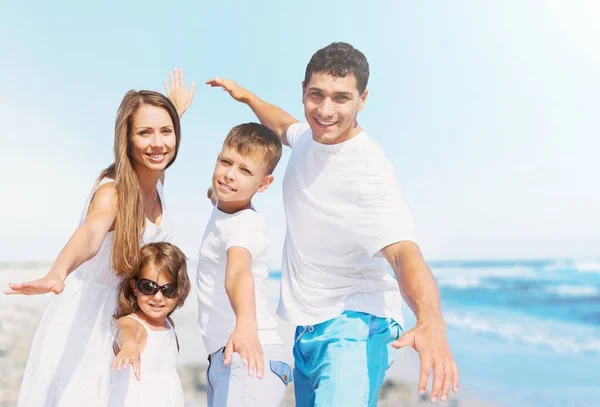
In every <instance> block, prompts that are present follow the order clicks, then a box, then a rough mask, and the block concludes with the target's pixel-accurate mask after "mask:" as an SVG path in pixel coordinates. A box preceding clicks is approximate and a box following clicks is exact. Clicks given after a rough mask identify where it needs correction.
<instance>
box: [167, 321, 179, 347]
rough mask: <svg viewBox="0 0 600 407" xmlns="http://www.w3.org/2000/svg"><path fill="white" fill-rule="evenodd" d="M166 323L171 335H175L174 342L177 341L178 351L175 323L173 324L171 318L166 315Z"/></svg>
mask: <svg viewBox="0 0 600 407" xmlns="http://www.w3.org/2000/svg"><path fill="white" fill-rule="evenodd" d="M167 324H169V329H172V330H173V335H175V342H177V352H179V338H178V337H177V331H176V330H175V324H173V320H172V319H171V317H167Z"/></svg>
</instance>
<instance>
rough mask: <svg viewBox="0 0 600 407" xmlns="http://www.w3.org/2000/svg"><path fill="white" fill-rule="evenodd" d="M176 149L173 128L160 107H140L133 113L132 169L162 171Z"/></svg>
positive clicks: (166, 114) (167, 115)
mask: <svg viewBox="0 0 600 407" xmlns="http://www.w3.org/2000/svg"><path fill="white" fill-rule="evenodd" d="M176 147H177V140H176V138H175V128H174V126H173V121H172V120H171V116H169V113H168V112H167V111H166V110H165V109H163V108H162V107H156V106H152V105H142V106H141V107H140V108H139V109H138V111H137V112H136V113H135V116H134V118H133V126H132V129H131V155H132V158H133V163H132V164H133V167H134V168H147V169H150V170H155V171H163V170H164V169H165V168H166V167H167V165H168V164H169V162H170V161H171V160H172V159H173V156H174V155H175V151H176Z"/></svg>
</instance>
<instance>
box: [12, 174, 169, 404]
mask: <svg viewBox="0 0 600 407" xmlns="http://www.w3.org/2000/svg"><path fill="white" fill-rule="evenodd" d="M109 182H114V181H113V180H111V179H109V178H104V179H103V180H101V181H100V182H99V183H97V184H96V185H95V186H94V188H93V190H92V192H91V193H90V196H89V197H88V200H87V203H86V205H85V208H84V210H83V214H82V217H81V222H80V223H83V221H84V219H85V216H86V213H87V210H88V206H89V204H90V201H91V199H92V197H93V196H94V194H95V192H96V190H97V189H98V187H100V186H101V185H103V184H106V183H109ZM156 189H157V191H158V194H159V197H160V202H161V206H162V221H161V224H160V225H155V224H154V223H152V222H150V221H149V220H148V219H146V225H145V229H144V233H143V236H142V239H141V243H142V244H147V243H151V242H159V241H169V240H170V238H171V235H170V227H169V219H168V216H167V211H166V205H165V200H164V196H163V188H162V184H161V182H160V181H159V182H158V183H157V185H156ZM113 235H114V232H109V233H108V234H107V236H106V238H105V239H104V242H103V243H102V247H101V248H100V250H99V252H98V253H97V254H96V256H95V257H93V258H92V259H90V260H88V261H87V262H85V263H84V264H82V265H81V266H80V267H79V268H78V269H76V270H75V271H73V272H72V273H71V274H70V275H69V276H68V277H67V279H66V280H65V289H64V291H63V292H62V293H61V294H59V295H56V296H54V294H47V295H52V296H53V297H52V299H51V301H50V304H49V305H48V307H47V308H46V311H45V312H44V314H43V316H42V319H41V322H40V325H39V327H38V329H37V332H36V334H35V336H34V339H33V343H32V345H31V353H30V355H29V360H28V362H27V366H26V368H25V374H24V376H23V381H22V384H21V390H20V393H19V402H18V406H19V407H58V406H60V407H71V406H73V407H75V406H77V407H88V406H89V407H96V406H102V407H104V406H107V402H108V389H109V386H110V380H111V370H110V365H111V363H112V360H113V358H114V353H113V349H112V340H113V335H114V330H115V323H114V321H113V314H114V311H115V308H116V295H117V289H118V286H119V283H120V282H121V277H117V275H115V273H114V271H113V269H112V267H111V251H112V244H113Z"/></svg>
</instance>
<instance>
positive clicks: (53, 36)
mask: <svg viewBox="0 0 600 407" xmlns="http://www.w3.org/2000/svg"><path fill="white" fill-rule="evenodd" d="M1 8H2V10H1V11H0V14H2V16H3V23H2V24H1V25H0V55H1V56H2V64H0V75H1V77H2V78H3V79H4V81H3V86H2V92H0V105H1V106H2V107H1V109H0V120H1V122H2V126H3V131H2V133H1V134H2V135H1V137H2V146H3V147H4V149H5V151H6V148H8V154H7V155H5V160H6V159H8V162H6V161H5V166H4V168H5V175H4V177H3V182H2V198H3V199H2V200H1V202H2V203H1V212H2V214H3V215H2V224H3V226H4V227H3V228H2V231H1V232H0V245H1V247H2V250H1V251H0V262H5V261H30V260H31V261H33V260H52V259H53V258H54V257H55V255H56V254H57V253H58V251H59V250H60V248H61V247H62V246H63V244H64V243H65V242H66V241H67V239H68V237H69V236H70V234H71V233H72V232H73V230H74V229H75V227H76V226H77V222H78V219H79V216H80V215H81V211H82V206H83V204H84V201H85V199H86V196H87V194H88V192H89V189H90V188H91V185H92V183H93V181H94V179H95V177H96V176H97V174H98V173H99V171H100V170H101V169H102V168H104V167H105V166H107V165H108V164H109V163H110V162H111V160H112V141H113V125H114V119H115V114H116V110H117V107H118V105H119V103H120V100H121V98H122V97H123V95H124V94H125V93H126V92H127V90H129V89H144V88H145V89H154V90H159V91H162V80H163V79H165V78H166V77H167V74H168V71H169V70H170V69H172V68H173V67H175V66H177V67H182V68H184V69H185V72H186V78H187V79H188V82H189V81H190V80H192V79H194V80H196V81H197V82H198V89H197V92H196V99H195V101H194V103H193V105H192V107H191V109H190V110H189V111H188V113H186V115H185V116H184V118H183V121H182V128H183V141H182V147H181V150H180V154H179V157H178V159H177V162H176V164H175V165H174V166H173V167H172V168H171V169H169V171H168V174H167V181H166V193H167V204H168V210H169V214H170V217H171V219H172V221H173V223H174V224H175V227H176V239H175V241H176V243H178V244H179V245H180V246H181V247H182V248H183V249H184V251H185V252H186V253H187V254H188V256H189V257H191V258H195V257H196V251H197V247H198V245H199V243H200V239H201V237H202V232H203V229H204V225H205V222H206V220H207V217H208V215H209V213H210V206H209V203H208V202H207V201H206V200H205V199H204V191H205V189H206V186H207V185H208V183H209V180H210V176H211V173H212V168H213V164H214V160H215V158H216V154H217V152H218V151H219V148H220V145H221V143H222V140H223V138H224V136H225V134H226V133H227V131H228V130H229V129H230V128H231V127H232V126H234V125H236V124H238V123H241V122H247V121H254V120H255V118H254V116H253V115H252V113H251V111H250V110H249V109H247V108H246V107H245V106H243V105H239V104H236V103H235V102H233V101H232V100H231V99H230V98H229V96H228V95H227V94H226V93H224V92H222V91H220V90H217V89H211V88H209V87H207V86H204V85H202V84H203V83H204V81H205V80H207V79H209V78H211V77H213V76H222V77H229V78H232V79H234V80H236V81H238V82H239V83H240V84H242V85H244V86H246V87H248V88H249V89H251V90H252V91H254V92H255V93H257V94H258V95H259V96H260V97H262V98H263V99H265V100H268V101H270V102H272V103H274V104H277V105H279V106H281V107H283V108H284V109H286V110H288V111H289V112H290V113H291V114H293V115H295V116H296V117H297V118H298V119H301V118H302V105H301V92H300V90H301V88H300V84H301V81H302V79H303V76H304V69H305V67H306V63H307V62H308V60H309V59H310V56H311V55H312V54H313V53H314V52H315V51H316V50H317V49H319V48H321V47H323V46H325V45H327V44H328V43H330V42H332V41H336V40H343V41H347V42H350V43H352V44H353V45H354V46H356V47H357V48H358V49H360V50H361V51H363V52H364V53H365V55H366V56H367V58H368V59H369V62H370V66H371V78H370V82H369V100H368V101H367V105H366V108H365V110H364V111H363V112H362V113H361V114H360V116H359V122H360V123H361V125H362V126H363V128H365V129H366V130H367V132H368V133H369V134H370V135H371V137H373V138H374V139H375V140H377V141H378V142H379V143H380V144H381V145H382V146H383V147H384V149H385V151H386V152H387V154H388V156H389V158H390V159H391V161H392V162H393V163H394V165H395V168H396V173H397V176H398V179H399V181H400V184H401V187H402V189H403V192H404V196H405V199H406V201H407V202H408V204H409V206H410V207H411V209H412V211H413V213H414V216H415V218H416V222H417V228H418V235H419V239H420V244H421V246H422V249H423V251H424V253H425V256H426V257H427V258H428V259H431V260H435V259H470V258H478V259H480V258H532V257H563V256H598V255H600V253H599V252H598V247H600V216H598V214H597V211H598V208H600V192H599V191H600V188H598V187H597V177H598V174H600V160H598V158H597V157H598V151H600V141H599V139H598V129H600V114H598V113H597V112H596V111H595V110H597V108H598V94H600V76H599V75H598V72H599V68H600V46H598V44H597V38H599V37H600V29H599V28H597V26H598V25H597V24H596V23H597V21H598V19H599V18H600V6H598V5H596V3H594V2H593V1H587V2H585V1H572V2H568V3H567V2H562V1H547V2H522V1H518V0H513V1H505V2H494V3H489V2H477V1H461V2H452V3H450V2H432V1H430V2H419V3H415V2H408V1H406V2H403V1H402V2H401V1H377V2H370V3H369V4H367V3H366V2H364V1H329V2H317V1H308V2H302V3H301V4H300V3H297V2H279V1H272V2H266V1H264V2H218V3H217V2H205V1H203V2H177V3H171V4H169V5H166V4H165V3H152V2H128V5H123V4H120V2H114V3H110V2H101V3H94V4H83V3H82V2H70V3H69V2H60V4H49V3H42V2H40V3H39V4H36V5H32V4H31V3H27V4H26V5H25V4H20V3H19V4H17V3H14V4H4V5H2V6H1ZM32 10H33V11H32ZM594 108H596V109H594ZM288 156H289V151H288V152H286V153H285V154H284V158H283V160H282V162H281V164H280V166H279V167H278V169H277V170H276V172H275V176H276V182H275V183H274V185H273V186H272V187H271V188H270V189H269V190H268V191H267V192H266V193H264V194H262V195H261V196H259V197H258V198H257V200H256V206H257V207H258V209H259V210H261V211H263V212H266V213H268V215H269V217H270V234H271V240H272V250H271V252H270V262H271V265H272V266H273V267H278V265H279V263H280V253H281V247H282V244H283V236H284V233H285V227H284V225H285V219H284V214H283V208H282V204H281V179H282V177H283V174H284V170H285V165H286V163H287V157H288ZM6 157H7V158H6Z"/></svg>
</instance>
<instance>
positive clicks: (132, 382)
mask: <svg viewBox="0 0 600 407" xmlns="http://www.w3.org/2000/svg"><path fill="white" fill-rule="evenodd" d="M128 317H131V318H134V319H135V320H136V321H138V322H139V323H140V324H142V326H143V327H144V328H145V329H146V332H148V339H147V341H146V346H145V347H144V350H143V351H142V354H141V356H140V374H141V375H140V380H139V381H138V380H137V379H136V378H135V374H134V373H133V368H132V367H131V366H129V367H128V368H127V369H126V370H122V371H120V372H114V373H113V385H112V387H111V391H110V401H109V403H108V405H109V406H111V407H149V406H157V407H158V406H160V407H183V405H184V401H183V388H182V387H181V381H180V379H179V375H178V374H177V370H176V362H177V351H178V349H177V347H178V346H177V336H176V335H175V329H174V328H173V326H172V325H171V324H170V322H168V321H167V323H168V324H169V329H168V330H166V331H153V330H152V329H151V328H150V327H149V326H148V325H147V324H146V323H145V322H144V321H142V320H141V319H140V318H138V317H137V316H136V315H134V314H132V315H129V316H128Z"/></svg>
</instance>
